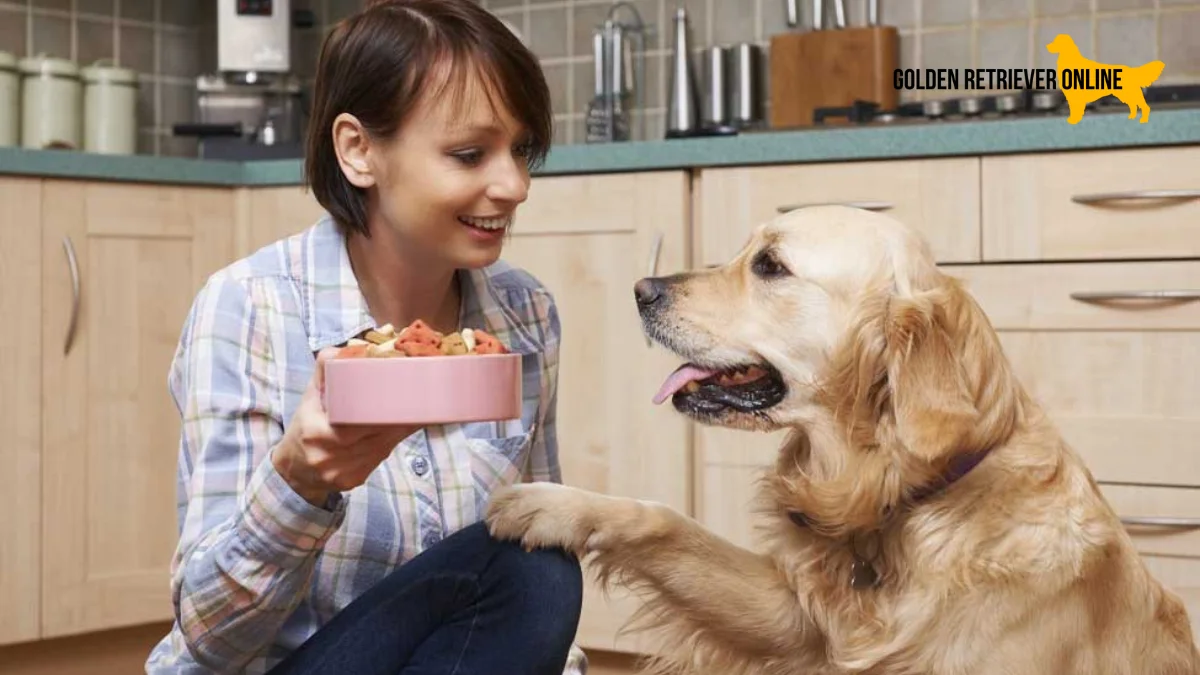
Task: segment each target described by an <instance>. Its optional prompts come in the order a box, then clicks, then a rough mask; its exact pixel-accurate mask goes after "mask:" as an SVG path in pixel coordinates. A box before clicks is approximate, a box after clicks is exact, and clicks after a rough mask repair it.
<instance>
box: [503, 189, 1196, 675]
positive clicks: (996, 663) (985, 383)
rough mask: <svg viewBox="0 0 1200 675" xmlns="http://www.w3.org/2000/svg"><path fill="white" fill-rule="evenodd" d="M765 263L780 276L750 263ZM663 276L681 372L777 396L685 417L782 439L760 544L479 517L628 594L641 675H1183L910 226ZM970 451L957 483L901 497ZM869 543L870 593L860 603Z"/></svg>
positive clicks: (1077, 491)
mask: <svg viewBox="0 0 1200 675" xmlns="http://www.w3.org/2000/svg"><path fill="white" fill-rule="evenodd" d="M767 250H769V251H771V255H772V256H773V257H774V260H776V261H778V262H779V263H780V264H781V265H782V267H783V268H785V269H786V273H785V274H782V275H780V276H778V277H775V278H770V279H764V278H762V277H761V275H759V274H757V273H756V271H755V261H756V259H757V257H756V256H760V255H762V254H763V251H767ZM664 281H665V283H666V284H667V286H666V288H667V291H666V297H665V301H666V305H665V306H664V307H663V308H662V309H661V310H660V311H658V312H657V313H656V314H654V315H653V316H652V317H651V316H649V314H647V316H646V317H644V318H646V328H647V331H648V333H649V334H650V335H651V336H652V337H654V338H656V339H658V340H659V341H660V342H662V343H663V344H665V345H668V346H670V347H671V348H672V349H673V350H674V351H676V352H678V353H680V354H681V356H683V357H684V358H687V359H689V360H696V359H702V360H704V361H706V362H708V363H714V364H720V365H726V364H727V365H734V364H739V363H745V362H759V363H761V362H766V363H769V364H770V365H771V366H773V367H774V368H776V369H777V370H778V372H779V373H780V375H781V376H782V380H783V381H784V382H785V383H786V385H787V394H786V397H785V398H784V400H783V401H782V402H780V403H779V404H778V405H775V406H774V407H772V408H770V409H769V410H768V411H767V412H766V413H765V414H761V415H754V414H746V413H726V414H723V415H721V416H719V417H709V418H703V419H701V421H702V422H703V423H706V424H721V425H726V426H731V427H736V428H741V429H746V430H748V431H750V430H769V429H780V428H786V429H790V430H791V434H790V437H789V440H788V441H787V442H786V443H785V444H784V445H783V447H781V448H780V451H779V454H778V459H777V461H776V463H775V465H774V467H773V468H772V469H771V470H770V471H768V472H767V473H766V475H765V476H764V477H763V480H762V483H761V492H760V499H761V508H760V512H761V513H760V517H761V519H762V530H761V531H762V534H763V546H762V550H761V552H754V551H749V550H745V549H743V548H740V547H737V546H734V545H733V544H731V543H729V542H728V541H726V540H724V539H722V538H720V537H718V536H716V535H714V534H713V533H711V532H709V531H707V530H705V529H704V528H703V527H701V526H700V525H699V524H697V523H696V522H695V521H693V520H691V519H689V518H687V517H685V516H683V515H681V514H679V513H677V512H675V511H673V510H671V509H669V508H667V507H664V506H662V505H659V504H654V503H649V502H643V501H636V500H630V499H623V498H617V497H612V496H607V495H601V494H596V493H591V492H587V491H583V490H580V489H576V488H572V487H564V486H560V485H553V484H544V483H543V484H525V485H518V486H514V487H513V488H510V489H508V490H506V491H505V492H503V493H500V494H498V495H497V496H496V497H495V499H494V501H493V503H492V505H491V507H490V510H489V513H488V516H487V518H488V522H489V523H490V527H491V529H492V532H493V533H494V534H495V535H496V536H500V537H506V538H513V539H520V540H522V541H523V542H524V543H525V545H527V546H530V547H533V546H564V547H567V548H568V549H570V550H573V551H575V552H576V553H577V554H579V555H580V556H581V557H582V556H587V560H588V563H589V564H590V565H591V566H592V567H593V568H594V569H595V570H596V571H597V573H598V575H599V577H600V578H601V579H602V580H603V581H605V582H610V583H620V584H625V585H627V586H629V587H631V588H634V589H636V590H638V591H639V592H641V594H642V596H641V597H642V598H643V599H644V601H645V606H644V613H643V614H642V615H640V617H639V619H640V620H639V621H638V622H637V625H638V626H640V627H643V628H646V629H657V630H659V631H661V635H662V638H663V639H662V641H661V642H660V644H661V645H662V646H663V647H662V649H663V651H662V653H661V654H660V655H658V657H657V658H655V659H654V660H653V661H652V662H650V663H648V664H647V666H648V669H649V670H650V671H652V672H655V673H693V674H696V675H700V674H704V675H784V674H787V675H792V674H796V673H804V674H806V675H834V674H837V675H844V674H847V673H861V674H870V675H1001V674H1003V675H1027V674H1028V675H1035V674H1036V675H1118V674H1120V675H1192V674H1196V673H1200V655H1198V654H1197V650H1196V647H1195V644H1194V641H1193V636H1192V633H1191V628H1190V625H1189V623H1188V617H1187V615H1186V612H1185V610H1184V607H1183V605H1182V603H1181V602H1180V601H1179V599H1178V598H1177V597H1176V596H1174V595H1173V594H1171V593H1170V592H1168V591H1166V590H1164V589H1163V587H1162V586H1161V585H1160V584H1159V583H1158V582H1156V581H1155V580H1154V579H1153V578H1152V577H1151V576H1150V575H1149V573H1148V572H1147V570H1146V568H1145V567H1144V566H1143V564H1142V562H1141V559H1140V558H1139V556H1138V553H1137V551H1136V550H1135V548H1134V546H1133V543H1132V542H1131V540H1130V538H1129V536H1128V535H1127V534H1126V532H1125V531H1124V529H1123V528H1122V526H1121V524H1120V522H1119V521H1118V519H1117V517H1116V515H1115V514H1114V512H1113V511H1112V509H1111V508H1110V507H1109V505H1108V504H1107V503H1106V502H1105V500H1104V498H1103V497H1102V495H1101V493H1100V492H1099V490H1098V488H1097V486H1096V483H1095V482H1094V480H1093V478H1092V476H1091V474H1090V473H1089V472H1088V470H1087V468H1086V467H1085V465H1084V463H1083V462H1082V461H1081V459H1080V457H1079V455H1078V454H1077V453H1076V452H1075V451H1074V450H1072V449H1071V448H1070V447H1069V446H1068V445H1067V443H1066V442H1065V441H1064V440H1063V437H1062V436H1061V435H1060V434H1059V432H1058V431H1057V430H1056V428H1055V426H1054V424H1053V421H1052V420H1050V419H1049V418H1048V417H1047V416H1046V414H1045V413H1044V412H1043V411H1042V409H1041V408H1040V407H1039V406H1038V404H1037V403H1036V402H1035V401H1034V400H1033V399H1031V398H1030V396H1029V395H1028V394H1027V393H1026V392H1025V390H1024V389H1023V388H1022V386H1021V383H1020V382H1018V380H1017V378H1016V376H1015V375H1014V374H1013V370H1012V368H1011V367H1010V365H1009V363H1008V361H1007V359H1006V358H1005V355H1004V353H1003V352H1002V350H1001V347H1000V343H999V341H998V340H997V337H996V335H995V333H994V332H993V330H992V327H991V325H990V323H989V321H988V319H987V317H986V316H985V315H984V313H983V312H982V311H981V309H980V308H979V307H978V306H977V304H976V303H975V301H974V300H973V298H972V297H971V296H970V295H969V294H968V293H967V292H966V291H965V290H964V289H963V288H962V287H961V286H960V285H959V283H957V282H956V281H955V280H954V279H952V278H950V277H948V276H946V275H944V274H943V273H942V272H941V271H940V270H939V269H938V268H937V267H936V266H935V265H934V262H933V257H932V256H931V255H930V252H929V249H928V246H927V244H926V242H925V241H924V240H923V239H922V238H921V237H920V236H919V235H918V234H916V233H914V232H913V231H912V230H911V229H909V228H906V227H904V226H903V225H902V224H900V223H898V222H897V221H895V220H894V219H892V218H890V217H887V216H884V215H880V214H875V213H870V212H866V211H860V210H855V209H848V208H840V207H814V208H809V209H803V210H799V211H794V212H791V213H790V214H787V215H784V216H780V217H779V218H777V219H776V220H774V221H772V222H770V223H766V224H765V225H763V226H762V227H760V228H758V229H757V230H756V231H755V233H754V235H753V237H752V238H751V240H750V241H749V243H748V244H747V245H746V247H745V248H744V249H743V251H742V252H741V253H739V254H738V255H737V256H736V257H735V258H734V259H733V260H732V261H730V262H729V263H728V264H726V265H725V266H723V267H721V268H718V269H714V270H706V271H698V272H692V273H687V274H682V275H676V276H674V277H670V278H668V279H666V280H664ZM978 450H990V454H988V455H987V456H986V458H985V459H984V460H983V461H982V463H980V464H979V465H978V466H977V467H976V468H975V469H974V470H973V471H971V472H969V473H967V474H966V476H965V477H963V478H962V479H961V480H959V481H958V482H956V483H953V484H952V485H950V486H949V487H947V488H946V489H945V490H943V491H941V492H940V493H936V494H935V495H933V496H931V497H929V498H928V499H925V500H921V501H915V502H914V500H912V499H911V496H912V495H913V493H914V491H916V490H918V489H920V488H922V487H924V486H927V485H930V484H931V483H933V482H935V481H936V480H937V479H938V478H939V477H940V476H942V475H943V472H944V471H945V470H946V467H947V465H948V463H949V462H950V461H951V460H952V459H953V458H955V457H957V456H960V455H962V454H963V453H970V452H974V451H978ZM648 451H651V449H648ZM790 510H795V511H800V512H802V513H803V514H804V516H805V517H806V519H807V520H808V522H809V523H810V526H809V527H801V526H799V525H797V524H796V523H795V522H793V521H792V520H791V519H790V518H789V515H788V512H789V511H790ZM866 537H874V538H875V541H877V542H878V544H879V551H880V555H879V556H878V558H877V562H876V568H877V569H878V572H879V575H880V584H879V585H878V587H876V588H872V589H865V590H855V589H853V588H851V585H850V566H851V563H852V561H853V556H852V549H853V548H854V547H855V546H861V545H862V544H861V542H862V540H863V539H864V538H866Z"/></svg>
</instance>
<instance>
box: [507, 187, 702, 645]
mask: <svg viewBox="0 0 1200 675" xmlns="http://www.w3.org/2000/svg"><path fill="white" fill-rule="evenodd" d="M688 200H689V197H688V181H687V176H686V174H685V173H683V172H661V173H657V172H654V173H640V174H621V175H602V176H579V177H557V176H556V177H539V178H535V179H534V181H533V185H532V187H531V189H530V196H529V200H528V201H527V202H526V203H525V204H523V205H522V206H521V207H520V209H519V210H518V212H517V218H516V223H515V225H514V226H513V228H514V229H513V234H512V239H511V240H510V242H509V243H508V244H507V245H506V248H505V251H504V255H503V258H504V259H505V260H507V261H508V262H510V263H512V264H514V265H517V266H519V267H523V268H525V269H526V270H527V271H529V272H530V273H532V274H533V275H534V276H536V277H537V278H538V279H539V280H541V282H542V283H543V284H545V285H546V286H547V287H548V288H549V289H550V290H551V291H552V292H553V293H554V296H555V300H556V302H557V305H558V310H559V315H560V319H561V322H562V334H563V335H562V340H563V342H562V354H561V366H560V372H559V398H558V441H559V453H560V457H561V463H562V468H563V480H564V482H565V483H567V484H569V485H576V486H579V487H583V488H586V489H589V490H594V491H597V492H602V493H605V494H611V495H620V496H625V497H634V498H638V499H647V500H654V501H658V502H662V503H664V504H667V505H669V506H671V507H673V508H675V509H678V510H679V511H680V512H682V513H687V514H690V512H691V508H690V501H691V494H690V487H689V486H690V483H691V480H690V476H691V462H690V453H689V446H688V442H689V441H688V428H689V424H688V422H687V421H686V420H685V419H684V418H683V417H682V416H680V415H679V414H678V413H676V412H675V411H674V409H672V408H671V407H670V406H669V405H668V406H654V405H653V404H652V403H651V398H652V397H653V396H654V393H655V392H656V391H657V390H658V387H659V385H660V384H661V383H662V381H663V380H664V379H665V378H666V377H667V375H669V374H670V372H671V371H672V370H674V369H675V367H676V366H678V365H679V362H678V361H677V359H676V358H675V357H674V356H672V355H671V354H669V353H668V352H666V350H664V349H662V348H659V347H657V346H655V347H650V346H648V345H647V342H646V340H645V338H644V337H643V336H642V330H641V322H640V320H639V318H638V313H637V305H636V303H635V302H634V296H633V285H634V283H635V282H636V281H637V280H638V279H640V278H642V277H644V276H646V275H647V274H650V273H652V272H655V271H656V273H657V274H667V273H671V272H677V271H680V270H683V269H686V268H687V266H688V265H687V261H686V259H685V258H686V251H687V245H686V238H687V233H688V225H687V203H688ZM660 237H661V239H660ZM585 572H586V570H585ZM589 582H590V578H589ZM636 606H637V605H636V603H635V602H634V601H633V600H632V599H631V598H630V597H629V596H627V595H626V594H625V593H624V592H623V591H620V590H619V589H615V590H614V591H613V593H612V594H611V598H610V599H608V600H606V599H604V598H603V597H602V596H601V595H600V594H599V593H597V592H596V589H595V588H594V587H593V586H591V585H590V583H589V586H588V588H587V594H586V597H585V599H584V615H583V619H582V621H581V625H580V629H579V637H578V640H579V643H580V644H581V645H582V646H584V647H587V648H595V649H605V650H614V651H638V652H644V651H652V650H653V647H652V646H648V645H644V644H641V643H640V642H639V640H641V638H640V637H638V636H636V635H635V636H630V637H628V638H627V637H624V636H622V638H621V639H620V640H618V639H617V636H616V633H617V631H618V629H619V628H621V627H622V624H623V623H624V622H625V621H626V620H627V619H628V618H629V616H630V613H631V612H632V611H633V610H634V609H636Z"/></svg>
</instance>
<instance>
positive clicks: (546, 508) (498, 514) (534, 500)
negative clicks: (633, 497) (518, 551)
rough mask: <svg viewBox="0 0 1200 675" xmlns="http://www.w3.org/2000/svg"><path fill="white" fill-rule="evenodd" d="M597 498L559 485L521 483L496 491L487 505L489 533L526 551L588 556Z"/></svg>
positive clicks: (576, 489) (582, 491)
mask: <svg viewBox="0 0 1200 675" xmlns="http://www.w3.org/2000/svg"><path fill="white" fill-rule="evenodd" d="M594 498H595V495H592V494H590V493H588V492H586V491H584V490H580V489H578V488H573V487H568V486H565V485H558V484H556V483H522V484H519V485H511V486H508V487H504V488H501V489H500V490H497V491H496V492H495V493H494V494H493V496H492V500H491V503H490V504H489V505H488V510H487V515H486V517H485V520H486V521H487V526H488V531H489V532H491V534H492V536H493V537H495V538H497V539H506V540H511V541H518V542H520V543H521V545H522V546H524V547H525V548H526V549H534V548H563V549H566V550H568V551H571V552H572V553H575V554H576V555H577V556H581V557H582V556H583V555H584V554H585V553H587V551H586V548H587V542H588V538H589V536H590V535H591V534H592V523H593V522H594V518H593V517H592V513H591V509H590V505H591V504H592V501H593V499H594Z"/></svg>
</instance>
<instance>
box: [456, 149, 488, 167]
mask: <svg viewBox="0 0 1200 675" xmlns="http://www.w3.org/2000/svg"><path fill="white" fill-rule="evenodd" d="M453 155H454V158H455V159H457V160H458V161H460V162H462V163H463V164H466V165H467V166H475V165H477V164H479V162H480V161H482V160H483V153H482V152H480V151H479V150H461V151H459V152H455V153H453Z"/></svg>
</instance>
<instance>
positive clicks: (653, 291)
mask: <svg viewBox="0 0 1200 675" xmlns="http://www.w3.org/2000/svg"><path fill="white" fill-rule="evenodd" d="M666 290H667V285H666V284H665V283H663V281H662V280H661V279H655V278H653V277H647V278H645V279H641V280H639V281H638V282H637V283H636V284H634V285H633V297H635V298H637V303H638V304H639V305H642V306H646V305H653V304H654V303H656V302H658V300H659V299H660V298H662V296H663V294H664V293H665V292H666Z"/></svg>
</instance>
